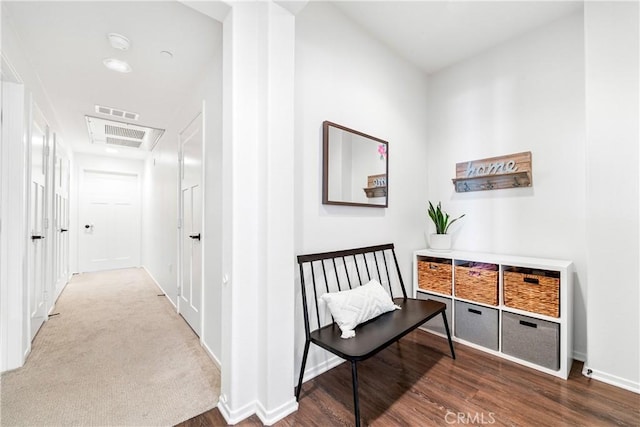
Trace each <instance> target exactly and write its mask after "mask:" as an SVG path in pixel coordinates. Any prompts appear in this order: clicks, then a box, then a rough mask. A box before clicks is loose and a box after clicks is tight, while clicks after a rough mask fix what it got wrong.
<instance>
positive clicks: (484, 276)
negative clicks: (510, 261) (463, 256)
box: [455, 263, 498, 305]
mask: <svg viewBox="0 0 640 427" xmlns="http://www.w3.org/2000/svg"><path fill="white" fill-rule="evenodd" d="M455 285H456V297H459V298H464V299H468V300H471V301H476V302H481V303H484V304H489V305H498V266H495V270H490V269H486V268H473V267H469V264H468V263H467V264H461V265H456V267H455Z"/></svg>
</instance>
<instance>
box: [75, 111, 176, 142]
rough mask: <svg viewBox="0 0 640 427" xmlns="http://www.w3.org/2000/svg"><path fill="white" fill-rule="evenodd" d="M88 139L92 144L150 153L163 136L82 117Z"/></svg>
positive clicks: (155, 131)
mask: <svg viewBox="0 0 640 427" xmlns="http://www.w3.org/2000/svg"><path fill="white" fill-rule="evenodd" d="M84 117H85V120H86V121H87V130H88V131H89V138H90V139H91V142H92V143H94V144H105V145H118V146H121V147H130V148H139V149H142V150H148V151H151V150H153V148H154V147H155V146H156V144H157V143H158V140H159V139H160V137H161V136H162V135H163V134H164V129H156V128H151V127H145V126H140V125H134V124H131V123H124V122H117V121H115V120H108V119H102V118H99V117H92V116H84Z"/></svg>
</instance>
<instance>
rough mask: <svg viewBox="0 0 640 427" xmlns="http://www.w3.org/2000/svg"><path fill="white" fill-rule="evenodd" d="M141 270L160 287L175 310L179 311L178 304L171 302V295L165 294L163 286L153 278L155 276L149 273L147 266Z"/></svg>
mask: <svg viewBox="0 0 640 427" xmlns="http://www.w3.org/2000/svg"><path fill="white" fill-rule="evenodd" d="M140 268H142V269H143V270H144V271H145V272H146V273H147V274H148V275H149V277H151V280H153V283H155V284H156V286H157V287H158V289H160V290H161V291H162V293H163V294H164V297H165V298H166V299H167V300H168V301H169V302H170V303H171V305H172V306H173V308H175V309H176V310H177V309H178V307H176V304H175V303H174V302H173V301H172V300H171V298H169V295H167V293H166V292H165V290H164V289H162V286H160V283H159V282H158V281H157V280H156V278H155V277H153V274H151V272H150V271H149V269H148V268H147V267H146V266H144V265H143V266H141V267H140Z"/></svg>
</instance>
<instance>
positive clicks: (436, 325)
mask: <svg viewBox="0 0 640 427" xmlns="http://www.w3.org/2000/svg"><path fill="white" fill-rule="evenodd" d="M416 297H417V298H418V299H424V300H427V299H431V300H434V301H438V302H442V303H445V304H446V305H447V310H446V313H447V322H448V323H449V331H451V319H452V317H451V298H444V297H441V296H437V295H431V294H426V293H424V292H420V291H418V292H416ZM422 327H423V328H425V329H428V330H430V331H433V332H437V333H439V334H442V335H447V331H446V330H445V329H444V322H443V321H442V316H441V315H437V316H436V317H434V318H433V319H431V320H429V321H427V322H425V323H423V324H422Z"/></svg>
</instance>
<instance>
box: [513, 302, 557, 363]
mask: <svg viewBox="0 0 640 427" xmlns="http://www.w3.org/2000/svg"><path fill="white" fill-rule="evenodd" d="M502 352H503V353H505V354H509V355H511V356H515V357H517V358H519V359H523V360H526V361H528V362H531V363H535V364H536V365H540V366H544V367H545V368H549V369H553V370H555V371H557V370H558V369H560V324H558V323H554V322H548V321H546V320H540V319H535V318H533V317H528V316H521V315H519V314H514V313H509V312H506V311H505V312H503V313H502Z"/></svg>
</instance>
